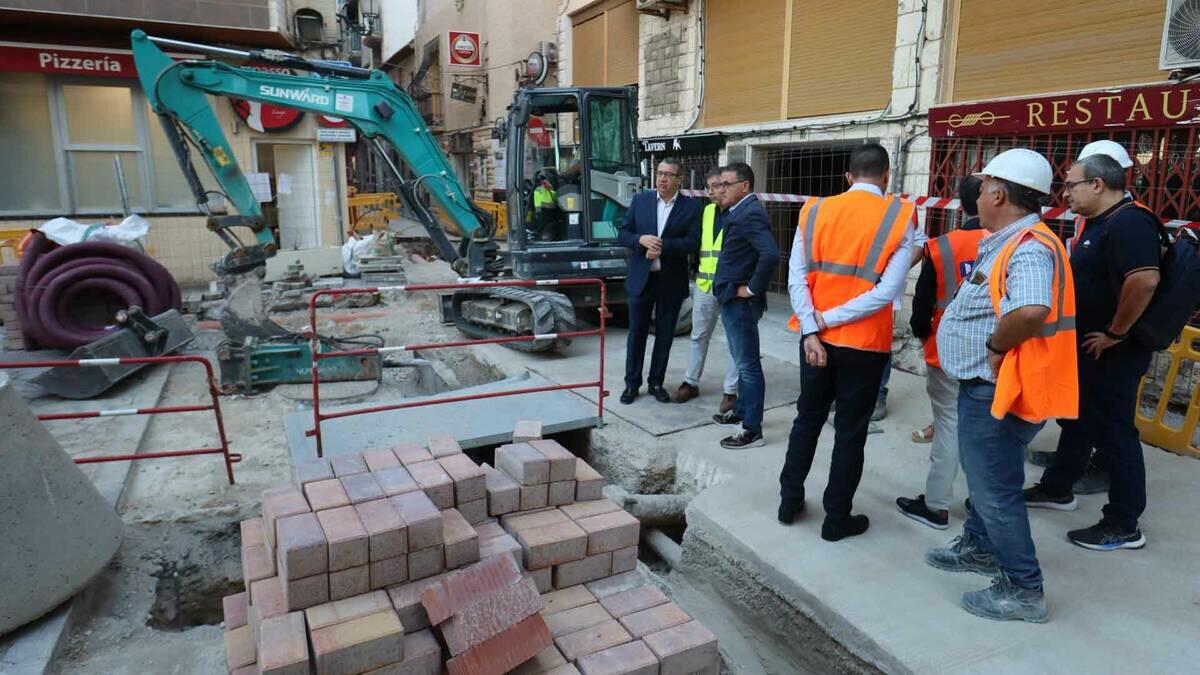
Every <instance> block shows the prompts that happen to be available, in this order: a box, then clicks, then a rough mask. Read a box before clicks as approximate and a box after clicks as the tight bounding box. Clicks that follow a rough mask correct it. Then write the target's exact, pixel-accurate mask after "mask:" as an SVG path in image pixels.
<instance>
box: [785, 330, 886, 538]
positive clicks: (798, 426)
mask: <svg viewBox="0 0 1200 675" xmlns="http://www.w3.org/2000/svg"><path fill="white" fill-rule="evenodd" d="M825 351H826V352H827V353H828V358H827V359H826V363H827V365H826V366H825V367H824V368H817V367H815V366H810V365H808V362H807V361H806V360H805V359H804V346H803V345H801V346H800V398H799V399H797V400H796V420H795V421H794V422H792V433H791V436H789V437H788V449H787V458H786V459H785V460H784V463H783V471H782V472H781V473H780V474H779V494H780V496H781V497H782V498H783V499H786V500H796V501H801V500H803V499H804V481H805V480H806V479H807V478H808V472H809V471H810V470H811V469H812V463H813V456H814V455H815V454H816V451H817V440H818V439H819V438H820V437H821V428H822V427H824V426H825V420H826V419H828V417H829V407H830V405H832V404H833V402H834V401H837V411H836V412H835V413H834V417H833V461H832V463H831V464H830V467H829V483H828V484H827V485H826V486H825V499H824V504H825V517H826V518H829V519H833V520H839V519H844V518H848V517H849V516H850V509H851V506H852V505H853V502H854V493H855V492H856V491H857V490H858V482H859V480H860V479H861V478H862V469H863V446H865V445H866V443H867V426H868V425H869V424H870V422H871V412H872V411H874V409H875V400H876V398H877V396H878V394H879V383H880V382H881V381H882V380H883V371H884V368H886V367H887V365H888V358H889V357H890V356H891V355H890V354H888V353H886V352H868V351H863V350H860V349H850V348H847V347H835V346H833V345H828V344H827V345H825Z"/></svg>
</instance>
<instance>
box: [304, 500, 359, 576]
mask: <svg viewBox="0 0 1200 675" xmlns="http://www.w3.org/2000/svg"><path fill="white" fill-rule="evenodd" d="M317 520H319V521H320V522H321V529H323V530H324V531H325V538H326V539H327V540H328V541H329V571H330V572H338V571H341V570H344V569H348V568H350V567H357V566H359V565H366V564H367V561H368V560H369V555H368V552H369V551H368V543H367V530H366V528H365V527H363V524H362V521H361V520H359V518H358V512H357V511H355V510H354V507H352V506H343V507H341V508H338V509H330V510H328V511H319V512H318V513H317Z"/></svg>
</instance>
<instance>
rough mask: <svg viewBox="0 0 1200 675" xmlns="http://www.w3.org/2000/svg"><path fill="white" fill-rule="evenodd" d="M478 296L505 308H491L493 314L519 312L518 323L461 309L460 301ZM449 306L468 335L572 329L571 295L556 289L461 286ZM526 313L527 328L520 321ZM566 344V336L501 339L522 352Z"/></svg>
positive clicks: (460, 326)
mask: <svg viewBox="0 0 1200 675" xmlns="http://www.w3.org/2000/svg"><path fill="white" fill-rule="evenodd" d="M482 299H488V300H494V301H498V304H500V305H501V306H502V307H503V308H504V310H507V311H494V312H491V314H492V315H493V316H494V317H501V316H504V317H508V316H519V317H520V321H519V323H520V324H522V325H514V324H512V323H507V322H505V321H504V320H502V319H495V318H493V319H490V320H489V323H481V322H480V321H477V320H472V319H471V318H470V316H469V315H470V314H471V313H472V312H468V311H464V303H469V302H471V301H476V300H482ZM514 306H515V307H514ZM453 307H454V324H455V325H456V326H457V327H458V329H459V330H460V331H462V332H463V333H465V334H466V335H468V336H469V337H472V338H478V339H485V338H497V337H509V336H512V335H529V334H533V335H545V334H547V333H570V332H573V331H574V330H576V328H575V308H574V307H573V306H572V305H571V299H570V298H568V297H567V296H566V295H563V294H562V293H559V292H557V291H549V290H542V289H532V288H521V287H504V286H502V287H493V288H486V289H484V288H481V289H478V290H474V289H472V290H462V291H457V292H455V294H454V297H453ZM525 309H527V310H528V315H526V314H525V312H524V311H522V310H525ZM512 310H516V311H515V312H514V311H512ZM526 316H527V317H528V321H527V323H528V328H527V327H525V325H524V324H525V323H526V321H525V318H526ZM570 344H571V339H570V338H556V339H549V340H531V341H529V342H509V343H505V345H506V346H508V347H511V348H512V349H516V350H518V351H523V352H546V351H556V350H559V349H563V348H565V347H567V346H569V345H570Z"/></svg>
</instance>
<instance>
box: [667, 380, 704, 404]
mask: <svg viewBox="0 0 1200 675" xmlns="http://www.w3.org/2000/svg"><path fill="white" fill-rule="evenodd" d="M699 395H700V388H699V387H697V386H695V385H691V384H688V383H687V382H684V383H682V384H680V385H679V388H678V389H676V390H675V393H674V394H671V401H672V402H673V403H687V402H688V401H690V400H692V399H694V398H696V397H697V396H699Z"/></svg>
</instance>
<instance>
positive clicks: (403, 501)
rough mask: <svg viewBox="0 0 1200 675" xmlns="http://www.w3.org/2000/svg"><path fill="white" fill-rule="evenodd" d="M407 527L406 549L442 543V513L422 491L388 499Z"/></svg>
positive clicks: (419, 548)
mask: <svg viewBox="0 0 1200 675" xmlns="http://www.w3.org/2000/svg"><path fill="white" fill-rule="evenodd" d="M388 501H390V502H391V503H392V506H394V507H396V511H398V512H399V513H400V517H401V518H403V519H404V523H405V525H406V526H407V527H408V550H409V552H410V553H411V552H413V551H419V550H421V549H426V548H429V547H431V546H438V545H440V544H441V543H442V514H441V512H440V511H438V508H437V507H436V506H434V504H433V502H432V501H430V500H429V496H428V495H426V494H425V493H424V492H421V491H417V492H407V493H405V494H402V495H396V496H395V497H391V498H389V499H388Z"/></svg>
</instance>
